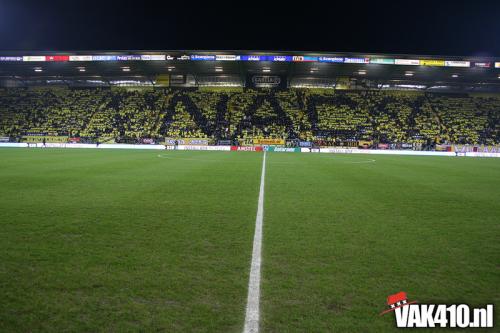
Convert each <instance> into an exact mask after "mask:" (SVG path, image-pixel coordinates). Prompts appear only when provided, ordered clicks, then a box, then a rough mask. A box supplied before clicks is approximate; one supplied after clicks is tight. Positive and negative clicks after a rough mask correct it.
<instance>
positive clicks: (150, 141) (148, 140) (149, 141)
mask: <svg viewBox="0 0 500 333" xmlns="http://www.w3.org/2000/svg"><path fill="white" fill-rule="evenodd" d="M141 143H143V144H146V145H154V144H155V140H154V139H151V138H142V139H141Z"/></svg>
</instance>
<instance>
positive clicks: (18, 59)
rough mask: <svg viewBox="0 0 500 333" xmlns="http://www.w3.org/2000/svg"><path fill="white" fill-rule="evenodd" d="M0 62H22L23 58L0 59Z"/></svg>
mask: <svg viewBox="0 0 500 333" xmlns="http://www.w3.org/2000/svg"><path fill="white" fill-rule="evenodd" d="M0 61H23V57H0Z"/></svg>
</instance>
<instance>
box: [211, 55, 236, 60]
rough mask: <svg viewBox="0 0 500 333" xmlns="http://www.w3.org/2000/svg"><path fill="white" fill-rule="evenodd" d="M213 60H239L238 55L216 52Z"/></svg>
mask: <svg viewBox="0 0 500 333" xmlns="http://www.w3.org/2000/svg"><path fill="white" fill-rule="evenodd" d="M215 60H217V61H238V60H240V56H239V55H233V54H218V55H216V56H215Z"/></svg>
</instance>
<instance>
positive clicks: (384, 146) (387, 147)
mask: <svg viewBox="0 0 500 333" xmlns="http://www.w3.org/2000/svg"><path fill="white" fill-rule="evenodd" d="M378 149H389V144H387V143H379V144H378Z"/></svg>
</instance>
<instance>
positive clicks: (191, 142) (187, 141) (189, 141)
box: [165, 138, 208, 146]
mask: <svg viewBox="0 0 500 333" xmlns="http://www.w3.org/2000/svg"><path fill="white" fill-rule="evenodd" d="M175 141H177V144H178V145H188V146H208V139H198V138H180V139H175V138H165V144H167V145H175Z"/></svg>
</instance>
